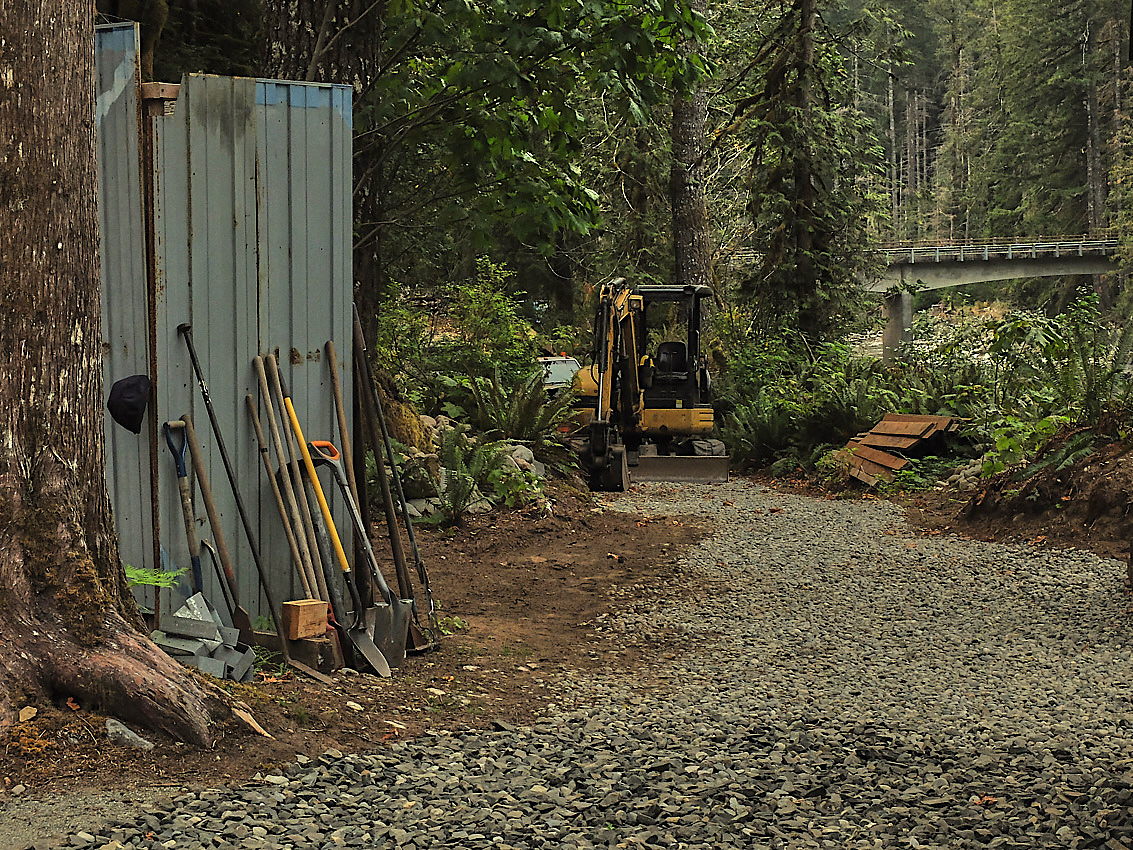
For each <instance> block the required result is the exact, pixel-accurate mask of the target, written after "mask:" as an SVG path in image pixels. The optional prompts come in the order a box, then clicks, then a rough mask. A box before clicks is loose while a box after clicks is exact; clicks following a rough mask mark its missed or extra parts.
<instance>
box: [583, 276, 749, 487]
mask: <svg viewBox="0 0 1133 850" xmlns="http://www.w3.org/2000/svg"><path fill="white" fill-rule="evenodd" d="M710 294H711V290H710V289H709V288H708V287H706V286H700V287H694V286H662V285H648V286H637V287H631V286H630V285H629V284H627V283H626V282H625V280H624V279H618V280H615V281H612V282H611V283H609V284H606V285H605V286H604V287H603V288H602V291H601V293H600V296H599V304H598V310H597V313H596V316H595V325H594V352H593V355H592V358H591V362H590V364H589V366H584V367H583V368H582V370H581V371H580V372H579V375H578V384H577V389H578V400H577V407H578V409H579V411H580V414H581V415H580V423H581V424H582V425H583V426H584V427H583V429H581V430H580V432H579V433H580V434H581V435H582V436H581V437H580V439H579V449H580V453H581V455H582V458H583V461H584V464H585V465H586V466H587V468H588V469H589V470H590V474H591V485H592V486H594V487H596V488H600V489H607V490H622V489H625V487H626V486H628V484H629V481H630V477H631V476H632V477H633V478H634V479H636V480H640V481H649V480H654V481H705V482H712V481H726V480H727V478H728V458H727V457H726V456H725V454H724V451H723V444H722V443H720V442H719V441H718V440H712V439H711V437H712V432H713V427H714V424H715V423H714V418H713V413H712V403H711V381H710V379H709V376H708V370H707V369H706V368H705V366H704V364H703V362H702V360H701V355H700V335H701V323H702V321H703V310H702V302H703V299H704V298H706V297H707V296H709V295H710ZM673 336H680V337H682V338H680V339H674V338H672V337H673Z"/></svg>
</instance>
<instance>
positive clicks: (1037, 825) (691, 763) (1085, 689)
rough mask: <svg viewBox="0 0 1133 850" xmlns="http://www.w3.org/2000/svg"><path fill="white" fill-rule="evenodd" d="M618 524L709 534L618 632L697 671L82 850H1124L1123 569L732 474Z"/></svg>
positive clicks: (227, 799) (639, 503)
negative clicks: (693, 583) (929, 529)
mask: <svg viewBox="0 0 1133 850" xmlns="http://www.w3.org/2000/svg"><path fill="white" fill-rule="evenodd" d="M614 507H615V508H616V509H623V510H633V511H640V512H642V513H645V514H648V515H653V516H663V515H668V516H679V515H690V514H709V515H711V516H712V517H713V518H714V520H715V523H716V527H717V531H716V533H715V534H714V535H712V536H711V537H710V538H708V539H707V540H705V541H704V542H703V543H702V544H700V545H698V546H697V547H695V548H694V549H693V550H692V551H690V552H689V553H688V555H687V558H686V560H685V561H684V563H683V564H682V567H683V572H684V573H685V574H687V575H691V576H696V577H698V579H700V581H699V582H698V586H697V589H696V591H695V592H684V590H683V586H682V585H677V586H675V587H674V592H673V594H672V595H671V597H669V598H667V599H664V600H661V601H660V602H654V603H651V604H648V605H646V604H633V603H630V604H627V605H626V606H625V607H624V611H623V613H624V616H622V617H621V618H620V619H619V620H617V621H615V622H610V623H607V624H606V625H605V629H606V634H607V637H608V638H609V639H610V640H611V641H616V640H617V636H618V633H619V630H625V629H635V630H641V629H645V630H658V631H659V630H663V629H677V630H680V631H681V632H683V634H684V635H685V642H686V643H687V645H688V646H689V647H691V651H689V652H688V653H686V654H683V655H682V656H681V657H679V658H676V659H666V658H665V657H664V654H662V653H659V655H658V663H657V665H656V666H655V667H654V668H651V669H647V670H642V671H641V673H640V676H639V677H638V678H635V679H633V680H627V679H626V678H624V677H621V678H617V677H612V676H607V677H601V676H599V677H594V676H583V675H576V676H573V677H570V678H568V679H566V680H564V681H562V682H560V683H559V684H558V685H557V687H558V688H559V693H560V695H561V698H560V699H559V701H558V704H557V706H556V708H555V710H553V711H551V712H549V713H548V715H547V716H546V718H545V719H544V720H542V721H541V722H539V723H536V724H535V725H534V726H531V727H520V728H513V727H510V726H507V725H506V724H503V723H498V724H497V727H496V729H495V730H493V731H489V732H477V733H469V734H462V735H452V734H446V735H432V736H426V737H424V738H420V739H416V740H412V741H407V742H403V743H399V744H397V745H395V746H393V747H392V748H391V749H389V750H388V751H384V752H382V753H379V754H377V755H366V756H361V755H343V754H341V753H335V752H329V753H325V754H323V755H321V756H319V757H317V758H311V759H300V761H299V762H298V763H296V764H294V765H291V766H290V767H289V768H288V769H287V770H286V771H285V772H284V774H283V775H280V776H267V777H264V779H263V782H262V783H258V784H255V785H253V786H246V787H242V788H234V789H222V790H215V791H203V792H197V793H194V794H190V795H186V796H183V797H180V798H178V799H176V800H173V801H171V802H169V803H168V804H156V805H155V806H154V808H153V810H152V812H151V813H150V814H147V815H145V816H143V817H141V818H140V819H138V820H136V821H130V822H119V823H111V824H107V825H103V826H97V825H92V826H91V827H90V830H89V831H88V832H86V833H79V834H77V835H75V836H73V837H71V838H70V839H69V841H70V845H71V846H75V847H100V848H101V847H110V848H114V847H127V848H129V847H134V848H140V847H147V848H148V847H154V848H157V847H164V848H197V847H233V848H236V847H240V848H284V847H296V848H306V847H311V848H350V847H359V848H363V847H364V848H372V847H377V848H382V847H398V848H414V847H415V848H431V847H450V848H591V847H603V848H606V847H609V848H615V847H617V848H661V847H666V848H668V847H671V848H729V847H735V848H745V850H758V848H889V847H895V848H896V847H900V848H906V847H908V848H918V847H925V848H949V850H954V848H977V847H978V848H991V847H1026V848H1035V847H1059V848H1106V850H1125V848H1130V847H1133V811H1131V808H1130V806H1131V804H1133V735H1131V732H1130V730H1129V728H1128V726H1127V721H1128V715H1129V704H1130V698H1131V692H1133V689H1131V686H1130V684H1129V682H1130V664H1129V662H1130V650H1129V648H1128V642H1129V641H1130V637H1129V627H1130V623H1129V619H1130V618H1129V614H1128V612H1127V610H1126V608H1127V605H1128V600H1127V599H1126V598H1125V597H1123V595H1122V586H1121V581H1120V579H1121V575H1122V573H1123V565H1120V564H1118V563H1117V562H1115V561H1106V560H1102V559H1099V558H1096V557H1094V556H1093V555H1091V554H1088V553H1082V552H1075V551H1054V550H1044V549H1033V548H1028V547H1022V546H1007V545H997V544H986V543H978V542H973V541H968V540H963V539H960V538H954V537H942V536H941V537H919V536H916V535H914V534H913V533H912V532H910V531H909V530H908V529H907V528H906V527H905V525H904V523H903V521H902V520H901V517H900V514H899V511H898V509H897V508H895V507H894V506H892V505H890V504H888V503H884V502H874V501H829V500H815V499H810V498H805V497H798V496H792V495H784V494H779V493H774V492H770V491H767V490H765V489H763V488H762V487H760V486H758V485H754V484H752V483H750V482H747V481H743V480H739V481H733V482H732V483H730V484H727V485H722V486H714V487H701V486H688V485H682V486H680V487H678V486H675V485H660V484H653V485H641V486H638V487H635V488H634V490H633V491H632V492H630V493H628V494H625V495H623V496H621V497H619V498H618V499H617V500H616V502H615V505H614Z"/></svg>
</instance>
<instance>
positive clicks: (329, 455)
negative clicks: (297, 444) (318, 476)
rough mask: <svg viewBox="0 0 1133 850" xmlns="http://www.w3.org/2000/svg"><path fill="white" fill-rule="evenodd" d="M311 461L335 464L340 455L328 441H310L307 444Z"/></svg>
mask: <svg viewBox="0 0 1133 850" xmlns="http://www.w3.org/2000/svg"><path fill="white" fill-rule="evenodd" d="M307 448H308V449H309V450H310V452H311V459H312V460H313V461H314V462H315V463H320V462H322V463H337V462H338V460H339V459H340V458H341V457H342V454H341V453H340V452H339V450H338V449H337V448H335V445H334V443H332V442H331V441H330V440H311V442H309V443H307Z"/></svg>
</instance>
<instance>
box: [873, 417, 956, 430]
mask: <svg viewBox="0 0 1133 850" xmlns="http://www.w3.org/2000/svg"><path fill="white" fill-rule="evenodd" d="M955 420H956V417H955V416H930V415H927V414H921V413H886V414H885V415H884V416H883V417H881V421H882V422H930V423H932V424H934V425H936V427H938V428H947V427H948V425H949V424H950V423H952V422H954V421H955Z"/></svg>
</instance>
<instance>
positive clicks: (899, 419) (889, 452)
mask: <svg viewBox="0 0 1133 850" xmlns="http://www.w3.org/2000/svg"><path fill="white" fill-rule="evenodd" d="M962 422H963V420H962V419H960V418H959V417H957V416H920V415H917V414H912V413H887V414H885V417H884V418H883V419H882V420H881V421H880V422H878V423H877V424H876V425H874V426H873V428H871V429H870V430H869V431H866V432H865V433H863V434H858V436H856V437H854V438H853V439H851V440H850V442H848V443H847V444H846V448H845V449H843V450H842V453H841V454H842V457H843V458H848V460H847V463H848V465H849V474H850V475H852V476H853V477H854V478H857V479H858V480H859V481H863V482H865V483H866V484H868V485H869V486H870V487H872V486H873V485H875V484H876V483H877V482H878V481H892V480H893V477H894V475H895V473H897V472H898V471H899V470H901V469H903V468H904V467H905V465H906V464H907V463H908V462H909V460H908V458H906V457H904V456H903V455H902V454H897V453H896V452H902V453H918V452H920V451H923V449H924V445H923V444H924V443H926V442H929V441H931V440H934V439H935V438H937V437H938V436H940V435H942V434H953V433H955V432H956V431H959V430H960V425H961V424H962Z"/></svg>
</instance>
